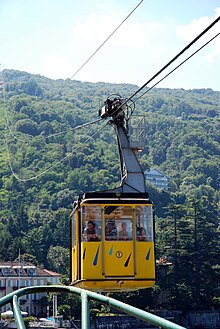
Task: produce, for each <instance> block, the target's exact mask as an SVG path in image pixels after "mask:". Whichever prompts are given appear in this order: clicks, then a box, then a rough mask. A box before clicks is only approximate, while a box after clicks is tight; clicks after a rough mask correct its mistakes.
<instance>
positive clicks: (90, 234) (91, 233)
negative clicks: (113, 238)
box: [83, 220, 100, 241]
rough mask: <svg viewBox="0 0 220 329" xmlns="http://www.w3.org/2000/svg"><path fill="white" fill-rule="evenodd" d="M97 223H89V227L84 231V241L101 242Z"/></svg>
mask: <svg viewBox="0 0 220 329" xmlns="http://www.w3.org/2000/svg"><path fill="white" fill-rule="evenodd" d="M95 226H96V225H95V223H94V222H93V221H92V220H89V221H88V222H87V227H86V228H85V229H84V231H83V240H84V241H99V240H100V237H99V235H98V233H97V232H96V229H95Z"/></svg>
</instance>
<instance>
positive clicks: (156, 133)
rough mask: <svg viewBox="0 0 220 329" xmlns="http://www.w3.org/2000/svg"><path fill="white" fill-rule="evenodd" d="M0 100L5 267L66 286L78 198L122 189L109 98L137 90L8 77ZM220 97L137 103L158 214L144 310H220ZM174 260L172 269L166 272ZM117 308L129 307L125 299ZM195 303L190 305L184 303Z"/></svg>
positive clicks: (154, 98)
mask: <svg viewBox="0 0 220 329" xmlns="http://www.w3.org/2000/svg"><path fill="white" fill-rule="evenodd" d="M2 75H3V80H4V92H2V97H1V99H0V114H1V116H0V136H1V149H0V188H1V189H0V194H1V198H0V240H1V244H0V259H1V260H14V259H16V258H17V257H18V251H19V250H20V252H21V254H22V257H23V259H24V260H25V259H26V260H29V261H32V262H34V263H36V264H39V265H42V266H45V267H47V268H49V269H51V270H54V271H58V272H60V273H62V274H64V275H67V276H68V262H69V260H68V258H69V215H70V212H71V209H72V205H73V201H74V199H75V198H76V197H77V195H78V194H79V193H82V192H86V191H95V190H105V189H109V188H112V187H115V186H118V185H119V180H120V173H119V161H118V153H117V144H116V138H115V134H114V130H113V128H112V127H111V126H110V125H106V122H104V123H103V122H97V123H94V124H92V125H88V126H87V125H85V126H83V125H84V124H87V123H88V122H91V121H95V120H97V119H98V109H99V108H100V106H101V105H102V104H103V101H104V100H105V99H106V98H107V97H108V96H109V95H111V94H120V95H121V96H122V97H129V96H130V95H131V94H133V93H134V92H135V91H136V90H137V89H138V86H135V85H128V84H110V83H103V82H99V83H90V82H80V81H77V80H73V81H72V80H65V81H64V80H51V79H48V78H45V77H43V76H40V75H32V74H29V73H26V72H19V71H14V70H5V71H3V74H2ZM219 114H220V92H217V91H213V90H211V89H195V90H184V89H174V90H172V89H160V88H155V89H153V90H151V91H150V92H149V93H147V94H146V95H144V96H143V97H142V98H140V99H139V100H138V101H137V102H136V108H135V111H134V115H144V116H145V120H146V145H145V148H144V150H143V152H142V153H141V154H140V162H141V164H142V166H143V168H144V169H146V168H157V169H159V170H160V171H162V172H163V173H164V174H166V175H167V176H168V177H169V178H170V187H169V189H168V190H167V191H163V190H160V189H157V188H155V187H154V186H152V185H150V184H148V191H149V195H150V198H151V200H152V201H153V202H154V205H155V214H156V216H155V227H156V253H157V259H158V266H157V283H156V285H155V286H154V287H153V288H152V289H147V290H143V291H139V292H134V293H129V294H128V295H127V298H128V302H130V303H131V304H134V305H136V306H140V307H141V308H144V309H158V308H166V309H181V310H188V309H190V310H193V309H194V310H198V309H213V308H220V297H219V291H220V288H219V285H218V283H219V282H220V271H219V270H220V265H219V255H220V242H219V232H220V225H219V208H220V202H219V158H220V144H219V142H220V122H219ZM165 260H169V263H170V264H171V265H170V266H166V261H165ZM117 298H119V299H120V298H123V295H122V294H118V295H117ZM186 300H187V303H186Z"/></svg>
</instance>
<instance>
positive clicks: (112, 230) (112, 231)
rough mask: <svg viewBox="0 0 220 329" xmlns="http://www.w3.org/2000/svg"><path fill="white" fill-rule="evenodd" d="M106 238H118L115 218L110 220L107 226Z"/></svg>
mask: <svg viewBox="0 0 220 329" xmlns="http://www.w3.org/2000/svg"><path fill="white" fill-rule="evenodd" d="M105 236H106V240H116V238H117V228H116V225H115V221H114V220H109V221H108V222H107V225H106V227H105Z"/></svg>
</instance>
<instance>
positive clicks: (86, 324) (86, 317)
mask: <svg viewBox="0 0 220 329" xmlns="http://www.w3.org/2000/svg"><path fill="white" fill-rule="evenodd" d="M81 300H82V309H81V313H82V329H89V328H90V303H89V300H88V295H87V293H86V291H82V292H81Z"/></svg>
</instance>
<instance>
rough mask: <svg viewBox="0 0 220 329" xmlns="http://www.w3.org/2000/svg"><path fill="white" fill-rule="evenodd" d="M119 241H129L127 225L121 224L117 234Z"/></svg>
mask: <svg viewBox="0 0 220 329" xmlns="http://www.w3.org/2000/svg"><path fill="white" fill-rule="evenodd" d="M119 240H131V237H130V234H129V232H128V230H127V223H126V222H123V223H122V224H121V231H120V232H119Z"/></svg>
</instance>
